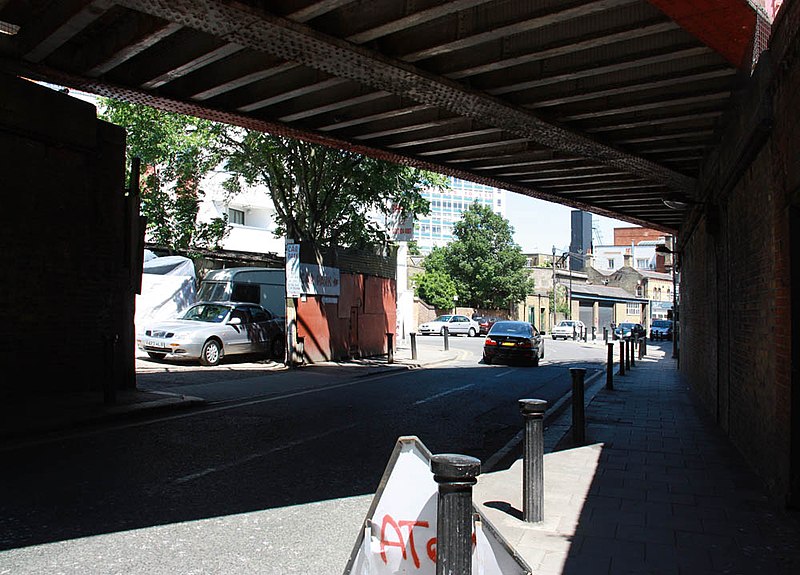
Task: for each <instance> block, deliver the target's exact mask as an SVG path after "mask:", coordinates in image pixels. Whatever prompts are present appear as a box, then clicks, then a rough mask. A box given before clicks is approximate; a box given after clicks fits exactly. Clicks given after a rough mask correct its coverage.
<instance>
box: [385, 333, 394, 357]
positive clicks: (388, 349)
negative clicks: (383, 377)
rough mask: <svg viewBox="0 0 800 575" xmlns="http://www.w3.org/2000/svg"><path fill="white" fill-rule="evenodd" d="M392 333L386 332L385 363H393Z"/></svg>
mask: <svg viewBox="0 0 800 575" xmlns="http://www.w3.org/2000/svg"><path fill="white" fill-rule="evenodd" d="M393 339H394V334H393V333H387V334H386V362H387V363H394V345H393V341H392V340H393Z"/></svg>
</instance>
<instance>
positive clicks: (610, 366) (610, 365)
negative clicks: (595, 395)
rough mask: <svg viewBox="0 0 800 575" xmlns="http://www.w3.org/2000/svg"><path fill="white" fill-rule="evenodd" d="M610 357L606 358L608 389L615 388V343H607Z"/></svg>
mask: <svg viewBox="0 0 800 575" xmlns="http://www.w3.org/2000/svg"><path fill="white" fill-rule="evenodd" d="M606 347H607V348H608V359H607V360H606V389H614V344H613V343H606Z"/></svg>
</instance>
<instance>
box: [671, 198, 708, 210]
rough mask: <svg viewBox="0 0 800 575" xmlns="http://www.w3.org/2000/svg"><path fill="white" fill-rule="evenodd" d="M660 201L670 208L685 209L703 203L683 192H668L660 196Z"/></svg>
mask: <svg viewBox="0 0 800 575" xmlns="http://www.w3.org/2000/svg"><path fill="white" fill-rule="evenodd" d="M661 201H662V202H664V205H665V206H667V207H668V208H669V209H671V210H685V209H686V208H688V207H689V206H701V205H703V204H705V202H698V201H696V200H693V199H691V198H688V197H686V196H684V195H683V194H669V195H666V196H664V197H663V198H661Z"/></svg>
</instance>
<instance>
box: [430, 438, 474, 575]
mask: <svg viewBox="0 0 800 575" xmlns="http://www.w3.org/2000/svg"><path fill="white" fill-rule="evenodd" d="M431 471H432V472H433V479H434V480H435V481H436V483H438V484H439V502H438V506H437V510H436V521H437V524H436V575H471V573H472V486H473V485H475V483H477V481H478V479H477V477H478V475H479V474H480V472H481V461H480V459H476V458H474V457H470V456H468V455H455V454H451V453H446V454H442V455H434V456H433V457H431Z"/></svg>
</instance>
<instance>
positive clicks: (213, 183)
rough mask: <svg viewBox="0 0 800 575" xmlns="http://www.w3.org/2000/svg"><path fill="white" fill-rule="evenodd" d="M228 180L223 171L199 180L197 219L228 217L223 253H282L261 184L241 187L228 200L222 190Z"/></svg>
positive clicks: (272, 210)
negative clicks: (200, 195) (200, 196)
mask: <svg viewBox="0 0 800 575" xmlns="http://www.w3.org/2000/svg"><path fill="white" fill-rule="evenodd" d="M227 177H228V175H227V174H225V173H223V172H214V173H212V174H210V175H209V176H208V177H207V178H206V179H204V180H203V184H202V186H201V189H202V190H203V191H204V192H205V194H206V195H205V198H204V200H203V202H202V203H201V205H200V211H199V213H198V216H197V217H198V220H200V221H205V222H207V221H210V220H212V219H213V218H221V217H223V216H224V215H227V216H228V224H229V230H228V234H227V235H226V236H225V238H224V239H223V240H222V242H221V247H222V248H223V249H226V250H233V251H242V252H258V253H267V252H271V253H276V254H278V255H279V256H282V255H283V254H284V251H285V240H284V238H283V237H279V238H276V237H275V233H274V232H275V228H276V225H275V217H274V216H275V206H274V205H273V203H272V199H271V198H270V196H269V193H268V191H267V188H266V187H265V186H263V185H258V186H254V187H251V188H245V189H243V190H242V192H241V193H239V194H236V195H234V196H232V197H230V195H229V194H228V193H227V192H226V191H225V189H224V188H223V187H222V183H223V182H224V181H225V179H226V178H227Z"/></svg>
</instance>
